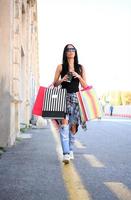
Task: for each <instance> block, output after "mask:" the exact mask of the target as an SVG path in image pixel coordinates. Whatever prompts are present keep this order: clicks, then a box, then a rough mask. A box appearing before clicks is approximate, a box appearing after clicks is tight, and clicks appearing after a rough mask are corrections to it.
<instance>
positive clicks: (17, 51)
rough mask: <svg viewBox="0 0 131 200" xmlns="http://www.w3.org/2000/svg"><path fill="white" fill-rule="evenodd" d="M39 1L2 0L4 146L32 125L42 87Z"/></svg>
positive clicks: (0, 136) (0, 118)
mask: <svg viewBox="0 0 131 200" xmlns="http://www.w3.org/2000/svg"><path fill="white" fill-rule="evenodd" d="M37 23H38V22H37V1H36V0H0V147H6V146H12V145H13V144H14V143H15V140H16V137H17V136H18V135H19V133H20V127H21V125H22V124H26V125H28V124H29V121H30V119H31V111H32V105H33V102H34V99H35V95H36V91H37V89H38V87H39V63H38V28H37Z"/></svg>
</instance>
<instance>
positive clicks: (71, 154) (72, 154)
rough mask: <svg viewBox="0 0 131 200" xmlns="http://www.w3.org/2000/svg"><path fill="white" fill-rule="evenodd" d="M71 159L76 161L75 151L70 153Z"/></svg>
mask: <svg viewBox="0 0 131 200" xmlns="http://www.w3.org/2000/svg"><path fill="white" fill-rule="evenodd" d="M70 159H71V160H74V153H73V151H70Z"/></svg>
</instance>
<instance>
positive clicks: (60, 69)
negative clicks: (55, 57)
mask: <svg viewBox="0 0 131 200" xmlns="http://www.w3.org/2000/svg"><path fill="white" fill-rule="evenodd" d="M57 71H59V72H61V71H62V64H59V65H57Z"/></svg>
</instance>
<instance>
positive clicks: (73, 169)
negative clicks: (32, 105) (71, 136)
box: [0, 118, 131, 200]
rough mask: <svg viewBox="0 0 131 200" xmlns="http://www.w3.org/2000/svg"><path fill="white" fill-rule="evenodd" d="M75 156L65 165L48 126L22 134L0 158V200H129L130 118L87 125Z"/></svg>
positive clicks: (56, 138)
mask: <svg viewBox="0 0 131 200" xmlns="http://www.w3.org/2000/svg"><path fill="white" fill-rule="evenodd" d="M74 152H75V159H74V160H73V161H71V162H70V164H69V165H64V164H63V163H62V162H61V159H62V152H61V146H60V141H59V133H58V132H57V130H56V128H55V127H54V126H53V124H51V125H50V126H49V127H47V128H44V129H30V130H28V132H26V133H23V134H22V139H21V140H19V141H18V142H17V143H16V145H15V146H13V147H11V148H7V151H6V152H5V153H4V154H3V155H2V157H1V159H0V200H27V199H28V200H67V199H71V200H131V121H130V120H123V119H113V118H110V119H108V118H107V119H102V120H98V121H97V120H96V121H92V122H88V130H87V131H86V132H84V131H83V130H81V129H80V130H79V134H77V135H76V144H75V149H74Z"/></svg>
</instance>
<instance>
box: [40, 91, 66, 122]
mask: <svg viewBox="0 0 131 200" xmlns="http://www.w3.org/2000/svg"><path fill="white" fill-rule="evenodd" d="M66 94H67V91H66V89H63V88H58V87H54V88H47V89H46V91H45V96H44V99H43V108H42V116H43V117H44V118H50V119H62V118H65V116H66V113H67V106H66Z"/></svg>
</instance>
